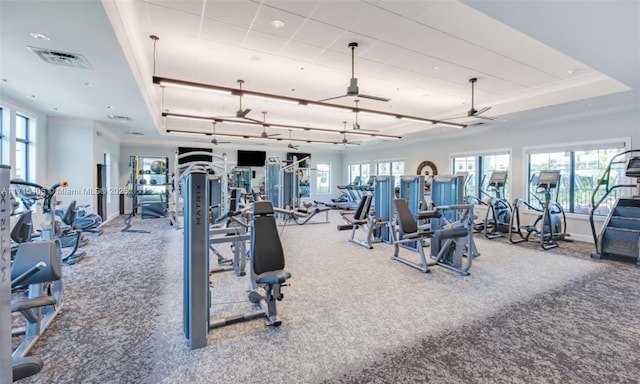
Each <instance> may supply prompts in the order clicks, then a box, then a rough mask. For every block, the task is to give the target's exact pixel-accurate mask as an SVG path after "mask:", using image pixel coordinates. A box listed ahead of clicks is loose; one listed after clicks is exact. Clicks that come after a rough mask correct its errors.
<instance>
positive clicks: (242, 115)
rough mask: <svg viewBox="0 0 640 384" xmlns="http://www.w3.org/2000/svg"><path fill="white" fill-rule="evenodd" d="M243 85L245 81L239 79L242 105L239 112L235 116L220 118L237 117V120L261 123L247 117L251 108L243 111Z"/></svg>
mask: <svg viewBox="0 0 640 384" xmlns="http://www.w3.org/2000/svg"><path fill="white" fill-rule="evenodd" d="M242 84H244V80H242V79H238V89H239V97H240V100H239V101H240V104H239V106H238V110H237V111H236V113H235V115H231V116H219V117H220V118H222V119H224V118H229V117H235V118H238V119H245V120H250V121H255V122H258V123H260V121H259V120H256V119H252V118H250V117H247V115H248V114H249V112H251V108H246V109H242Z"/></svg>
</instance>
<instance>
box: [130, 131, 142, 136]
mask: <svg viewBox="0 0 640 384" xmlns="http://www.w3.org/2000/svg"><path fill="white" fill-rule="evenodd" d="M127 135H131V136H144V133H142V132H136V131H128V132H127Z"/></svg>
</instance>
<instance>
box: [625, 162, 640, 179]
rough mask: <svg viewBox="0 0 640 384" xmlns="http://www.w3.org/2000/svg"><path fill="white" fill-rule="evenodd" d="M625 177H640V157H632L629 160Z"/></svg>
mask: <svg viewBox="0 0 640 384" xmlns="http://www.w3.org/2000/svg"><path fill="white" fill-rule="evenodd" d="M624 175H625V176H627V177H640V157H632V158H631V159H629V162H628V163H627V169H625V171H624Z"/></svg>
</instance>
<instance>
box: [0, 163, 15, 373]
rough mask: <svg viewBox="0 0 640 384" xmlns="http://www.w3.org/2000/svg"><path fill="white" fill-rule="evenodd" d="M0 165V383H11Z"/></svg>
mask: <svg viewBox="0 0 640 384" xmlns="http://www.w3.org/2000/svg"><path fill="white" fill-rule="evenodd" d="M10 170H11V167H9V166H7V165H0V247H1V248H2V249H1V250H0V383H1V384H5V383H7V384H8V383H11V382H12V381H13V372H12V368H11V361H12V360H11V251H10V249H9V244H10V240H9V219H10V218H9V216H10V214H11V207H10V199H9V172H10Z"/></svg>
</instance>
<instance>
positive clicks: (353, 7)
mask: <svg viewBox="0 0 640 384" xmlns="http://www.w3.org/2000/svg"><path fill="white" fill-rule="evenodd" d="M371 9H373V6H372V5H371V4H367V3H362V2H357V1H340V2H334V1H322V2H318V6H317V8H316V10H315V12H313V15H312V16H311V17H310V18H311V19H313V20H316V21H321V22H324V23H327V24H331V25H333V26H335V27H338V28H343V29H350V28H351V27H352V26H353V25H354V24H356V23H357V22H358V21H359V20H360V19H361V18H362V17H364V16H365V15H366V14H367V13H368V12H369V11H370V10H371Z"/></svg>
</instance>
